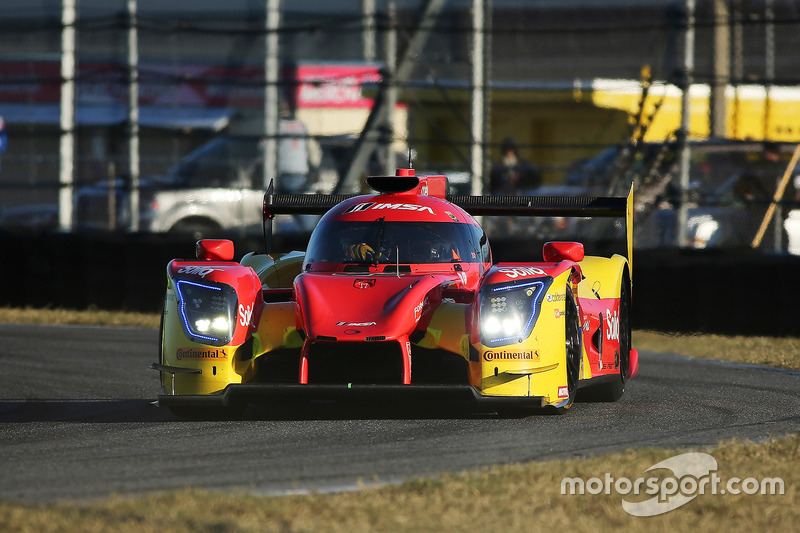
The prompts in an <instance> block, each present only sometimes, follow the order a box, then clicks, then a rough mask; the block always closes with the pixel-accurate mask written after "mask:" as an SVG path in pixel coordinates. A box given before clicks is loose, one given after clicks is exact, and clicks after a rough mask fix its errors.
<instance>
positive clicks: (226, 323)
mask: <svg viewBox="0 0 800 533" xmlns="http://www.w3.org/2000/svg"><path fill="white" fill-rule="evenodd" d="M175 293H176V294H177V296H178V315H179V316H180V318H181V324H183V329H184V331H185V332H186V336H187V337H189V338H190V339H191V340H193V341H195V342H199V343H202V344H208V345H210V346H224V345H226V344H228V343H229V342H230V341H231V339H232V338H233V331H234V329H235V327H236V306H237V304H238V298H237V296H236V289H234V288H233V287H231V286H230V285H226V284H224V283H213V282H209V281H204V282H202V283H198V282H196V281H190V280H185V279H182V280H178V281H176V282H175Z"/></svg>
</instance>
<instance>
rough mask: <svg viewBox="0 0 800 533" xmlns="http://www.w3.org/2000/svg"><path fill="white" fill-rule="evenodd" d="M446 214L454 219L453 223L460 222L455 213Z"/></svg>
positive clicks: (446, 212)
mask: <svg viewBox="0 0 800 533" xmlns="http://www.w3.org/2000/svg"><path fill="white" fill-rule="evenodd" d="M444 214H445V215H447V216H449V217H450V218H452V219H453V222H458V219H457V218H456V216H455V215H454V214H453V213H451V212H450V211H445V212H444Z"/></svg>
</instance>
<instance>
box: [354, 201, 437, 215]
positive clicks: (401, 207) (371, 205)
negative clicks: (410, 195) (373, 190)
mask: <svg viewBox="0 0 800 533" xmlns="http://www.w3.org/2000/svg"><path fill="white" fill-rule="evenodd" d="M381 209H394V210H397V211H418V212H423V211H427V212H428V213H430V214H431V215H435V214H436V213H434V212H433V209H431V208H430V207H428V206H426V205H417V204H390V203H378V202H364V203H361V204H356V205H353V206H350V207H348V208H347V210H345V212H344V213H342V214H343V215H346V214H347V213H358V212H360V211H375V210H381Z"/></svg>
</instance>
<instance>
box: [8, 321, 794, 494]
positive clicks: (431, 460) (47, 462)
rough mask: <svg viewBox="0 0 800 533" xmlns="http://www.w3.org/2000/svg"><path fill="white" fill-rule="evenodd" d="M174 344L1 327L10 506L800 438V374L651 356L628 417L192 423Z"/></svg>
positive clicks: (134, 336) (264, 489) (337, 483)
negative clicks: (165, 377)
mask: <svg viewBox="0 0 800 533" xmlns="http://www.w3.org/2000/svg"><path fill="white" fill-rule="evenodd" d="M157 337H158V333H157V332H156V331H155V330H150V329H135V328H99V327H80V326H33V325H11V324H0V339H2V345H3V348H2V351H0V500H5V501H19V502H30V503H47V502H52V501H55V500H59V499H70V500H91V499H97V498H103V497H106V496H108V495H110V494H113V493H117V494H136V493H141V492H145V491H154V490H164V489H174V488H182V487H185V486H193V487H202V488H206V489H222V490H229V489H232V490H245V491H250V492H255V493H259V494H262V493H263V494H273V493H274V494H282V493H290V492H296V491H297V492H302V491H308V490H318V491H321V492H324V491H330V490H345V489H349V488H354V487H357V486H359V484H360V483H366V484H371V483H386V482H395V481H398V480H401V479H404V478H408V477H414V476H420V475H431V474H435V473H438V472H444V471H447V472H460V471H462V470H464V469H469V468H473V467H480V466H484V465H490V464H501V463H509V462H520V461H522V462H524V461H534V460H546V459H555V458H565V457H574V456H587V455H592V454H600V453H604V452H611V451H617V450H622V449H626V448H632V447H645V446H659V447H695V446H702V445H708V444H715V443H717V442H719V441H720V440H724V439H730V438H734V437H737V438H741V439H752V440H763V439H767V438H769V437H771V436H779V435H784V434H787V433H794V432H797V431H798V430H800V372H790V371H777V370H773V369H768V368H764V367H754V366H746V365H734V364H722V363H719V362H715V361H705V360H699V359H698V360H695V359H692V358H687V357H682V356H662V355H655V354H650V353H642V354H641V370H640V375H639V376H638V377H637V378H636V379H634V380H632V381H631V382H630V383H629V387H628V390H627V392H626V394H625V397H624V398H623V399H622V400H621V401H620V402H617V403H614V404H602V403H580V404H576V405H575V406H574V408H573V409H572V410H571V412H570V413H568V414H567V415H566V416H531V417H527V418H499V417H495V416H486V415H474V414H471V413H469V412H464V411H459V412H456V411H445V412H437V411H436V410H435V409H432V406H428V407H425V408H404V407H398V408H397V409H394V410H392V412H384V411H381V412H375V411H374V410H373V409H370V408H368V407H363V408H359V407H341V406H335V405H324V406H319V407H317V408H315V409H314V410H311V411H302V412H300V411H293V410H287V409H263V408H262V409H251V410H250V411H248V412H247V413H246V416H245V418H244V419H243V420H234V421H185V420H181V419H177V418H175V417H173V416H172V415H171V414H170V413H169V412H167V411H166V410H165V409H163V408H158V407H156V406H154V405H152V401H153V400H154V398H155V396H156V394H157V374H156V372H154V371H152V370H149V369H148V368H147V365H148V364H149V363H151V362H152V361H154V360H155V357H156V355H155V354H156V351H157V345H158V344H157Z"/></svg>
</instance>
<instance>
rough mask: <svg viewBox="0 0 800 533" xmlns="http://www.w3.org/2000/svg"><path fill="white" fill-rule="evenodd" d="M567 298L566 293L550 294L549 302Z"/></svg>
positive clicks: (563, 300)
mask: <svg viewBox="0 0 800 533" xmlns="http://www.w3.org/2000/svg"><path fill="white" fill-rule="evenodd" d="M566 300H567V295H566V294H548V295H547V301H548V302H565V301H566Z"/></svg>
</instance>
